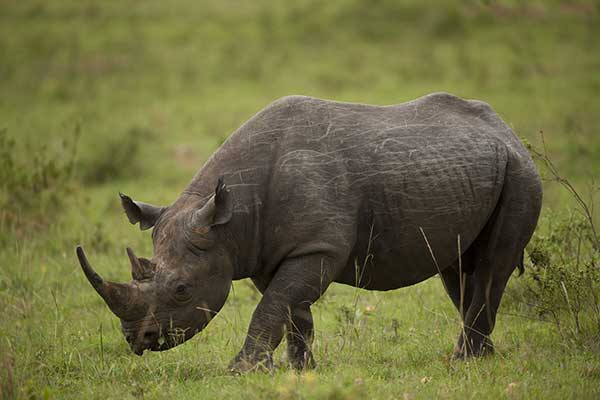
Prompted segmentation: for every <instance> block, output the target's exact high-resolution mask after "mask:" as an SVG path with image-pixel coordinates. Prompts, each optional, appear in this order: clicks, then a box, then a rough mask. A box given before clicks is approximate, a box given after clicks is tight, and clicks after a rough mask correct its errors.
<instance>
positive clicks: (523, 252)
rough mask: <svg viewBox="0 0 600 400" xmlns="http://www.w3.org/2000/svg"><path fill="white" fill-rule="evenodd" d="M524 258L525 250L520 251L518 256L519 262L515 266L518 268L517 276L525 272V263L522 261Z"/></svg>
mask: <svg viewBox="0 0 600 400" xmlns="http://www.w3.org/2000/svg"><path fill="white" fill-rule="evenodd" d="M524 259H525V250H523V251H521V257H520V258H519V263H518V264H517V267H518V268H519V276H521V275H523V273H524V272H525V263H524V262H523V261H524Z"/></svg>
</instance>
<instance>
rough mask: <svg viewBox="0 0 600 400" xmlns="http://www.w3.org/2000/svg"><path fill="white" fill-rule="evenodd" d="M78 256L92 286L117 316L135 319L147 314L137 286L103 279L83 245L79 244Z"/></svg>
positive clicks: (129, 319) (128, 319)
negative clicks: (91, 263) (93, 266)
mask: <svg viewBox="0 0 600 400" xmlns="http://www.w3.org/2000/svg"><path fill="white" fill-rule="evenodd" d="M77 258H78V259H79V264H80V265H81V269H82V270H83V273H84V274H85V276H86V277H87V279H88V281H89V282H90V284H91V285H92V287H93V288H94V289H95V290H96V292H98V294H99V295H100V297H102V299H104V301H105V302H106V305H108V308H110V310H111V311H112V312H113V313H114V314H115V315H116V316H117V317H119V318H121V319H123V320H126V321H133V320H136V319H140V318H142V317H143V316H144V315H145V310H144V305H143V304H142V303H141V302H140V301H139V300H140V296H139V293H138V289H137V288H136V287H134V286H133V285H131V284H127V283H115V282H109V281H105V280H104V279H102V277H101V276H100V275H98V274H97V273H96V271H94V269H93V268H92V266H91V265H90V263H89V261H88V259H87V257H86V256H85V252H84V251H83V248H82V247H81V246H77Z"/></svg>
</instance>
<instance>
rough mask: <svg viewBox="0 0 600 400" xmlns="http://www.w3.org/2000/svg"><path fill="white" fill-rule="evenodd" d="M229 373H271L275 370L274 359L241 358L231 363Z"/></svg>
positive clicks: (238, 357)
mask: <svg viewBox="0 0 600 400" xmlns="http://www.w3.org/2000/svg"><path fill="white" fill-rule="evenodd" d="M228 370H229V372H231V373H232V374H245V373H247V372H270V371H272V370H273V359H272V358H271V357H270V356H268V357H262V358H255V357H250V358H249V357H240V356H237V357H236V358H234V359H233V361H231V363H229V367H228Z"/></svg>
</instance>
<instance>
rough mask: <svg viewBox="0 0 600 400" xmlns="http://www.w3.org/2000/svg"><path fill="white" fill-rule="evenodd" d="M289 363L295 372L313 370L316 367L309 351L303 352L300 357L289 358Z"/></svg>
mask: <svg viewBox="0 0 600 400" xmlns="http://www.w3.org/2000/svg"><path fill="white" fill-rule="evenodd" d="M289 363H290V366H291V367H292V368H294V369H297V370H303V369H314V368H316V366H317V364H316V363H315V359H314V357H313V355H312V352H310V351H305V352H303V353H302V354H301V355H298V356H294V357H290V359H289Z"/></svg>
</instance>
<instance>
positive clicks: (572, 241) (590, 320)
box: [523, 212, 600, 350]
mask: <svg viewBox="0 0 600 400" xmlns="http://www.w3.org/2000/svg"><path fill="white" fill-rule="evenodd" d="M543 223H545V224H547V228H546V230H545V231H544V232H539V231H538V233H536V234H535V235H534V237H533V239H532V241H531V243H530V244H529V247H528V253H529V259H530V261H531V264H530V265H529V266H528V268H527V276H526V281H525V283H523V284H524V285H525V288H524V291H523V295H524V296H523V298H524V300H525V302H526V303H527V304H529V305H530V306H532V307H533V309H534V310H535V311H536V312H537V313H538V314H539V315H540V316H542V317H548V318H550V319H551V320H552V321H553V322H554V323H555V324H556V327H557V328H558V330H559V332H560V333H561V334H563V335H564V336H565V337H567V338H568V339H569V340H573V341H575V342H577V343H580V344H584V345H588V346H594V347H596V350H600V348H598V337H600V253H599V252H598V251H597V250H596V249H595V248H594V246H595V241H594V236H593V235H594V233H593V230H592V229H591V226H590V224H589V221H588V220H587V219H586V218H585V217H584V216H582V215H581V214H580V213H576V212H569V213H562V214H561V213H553V214H547V215H546V216H545V221H543Z"/></svg>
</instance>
